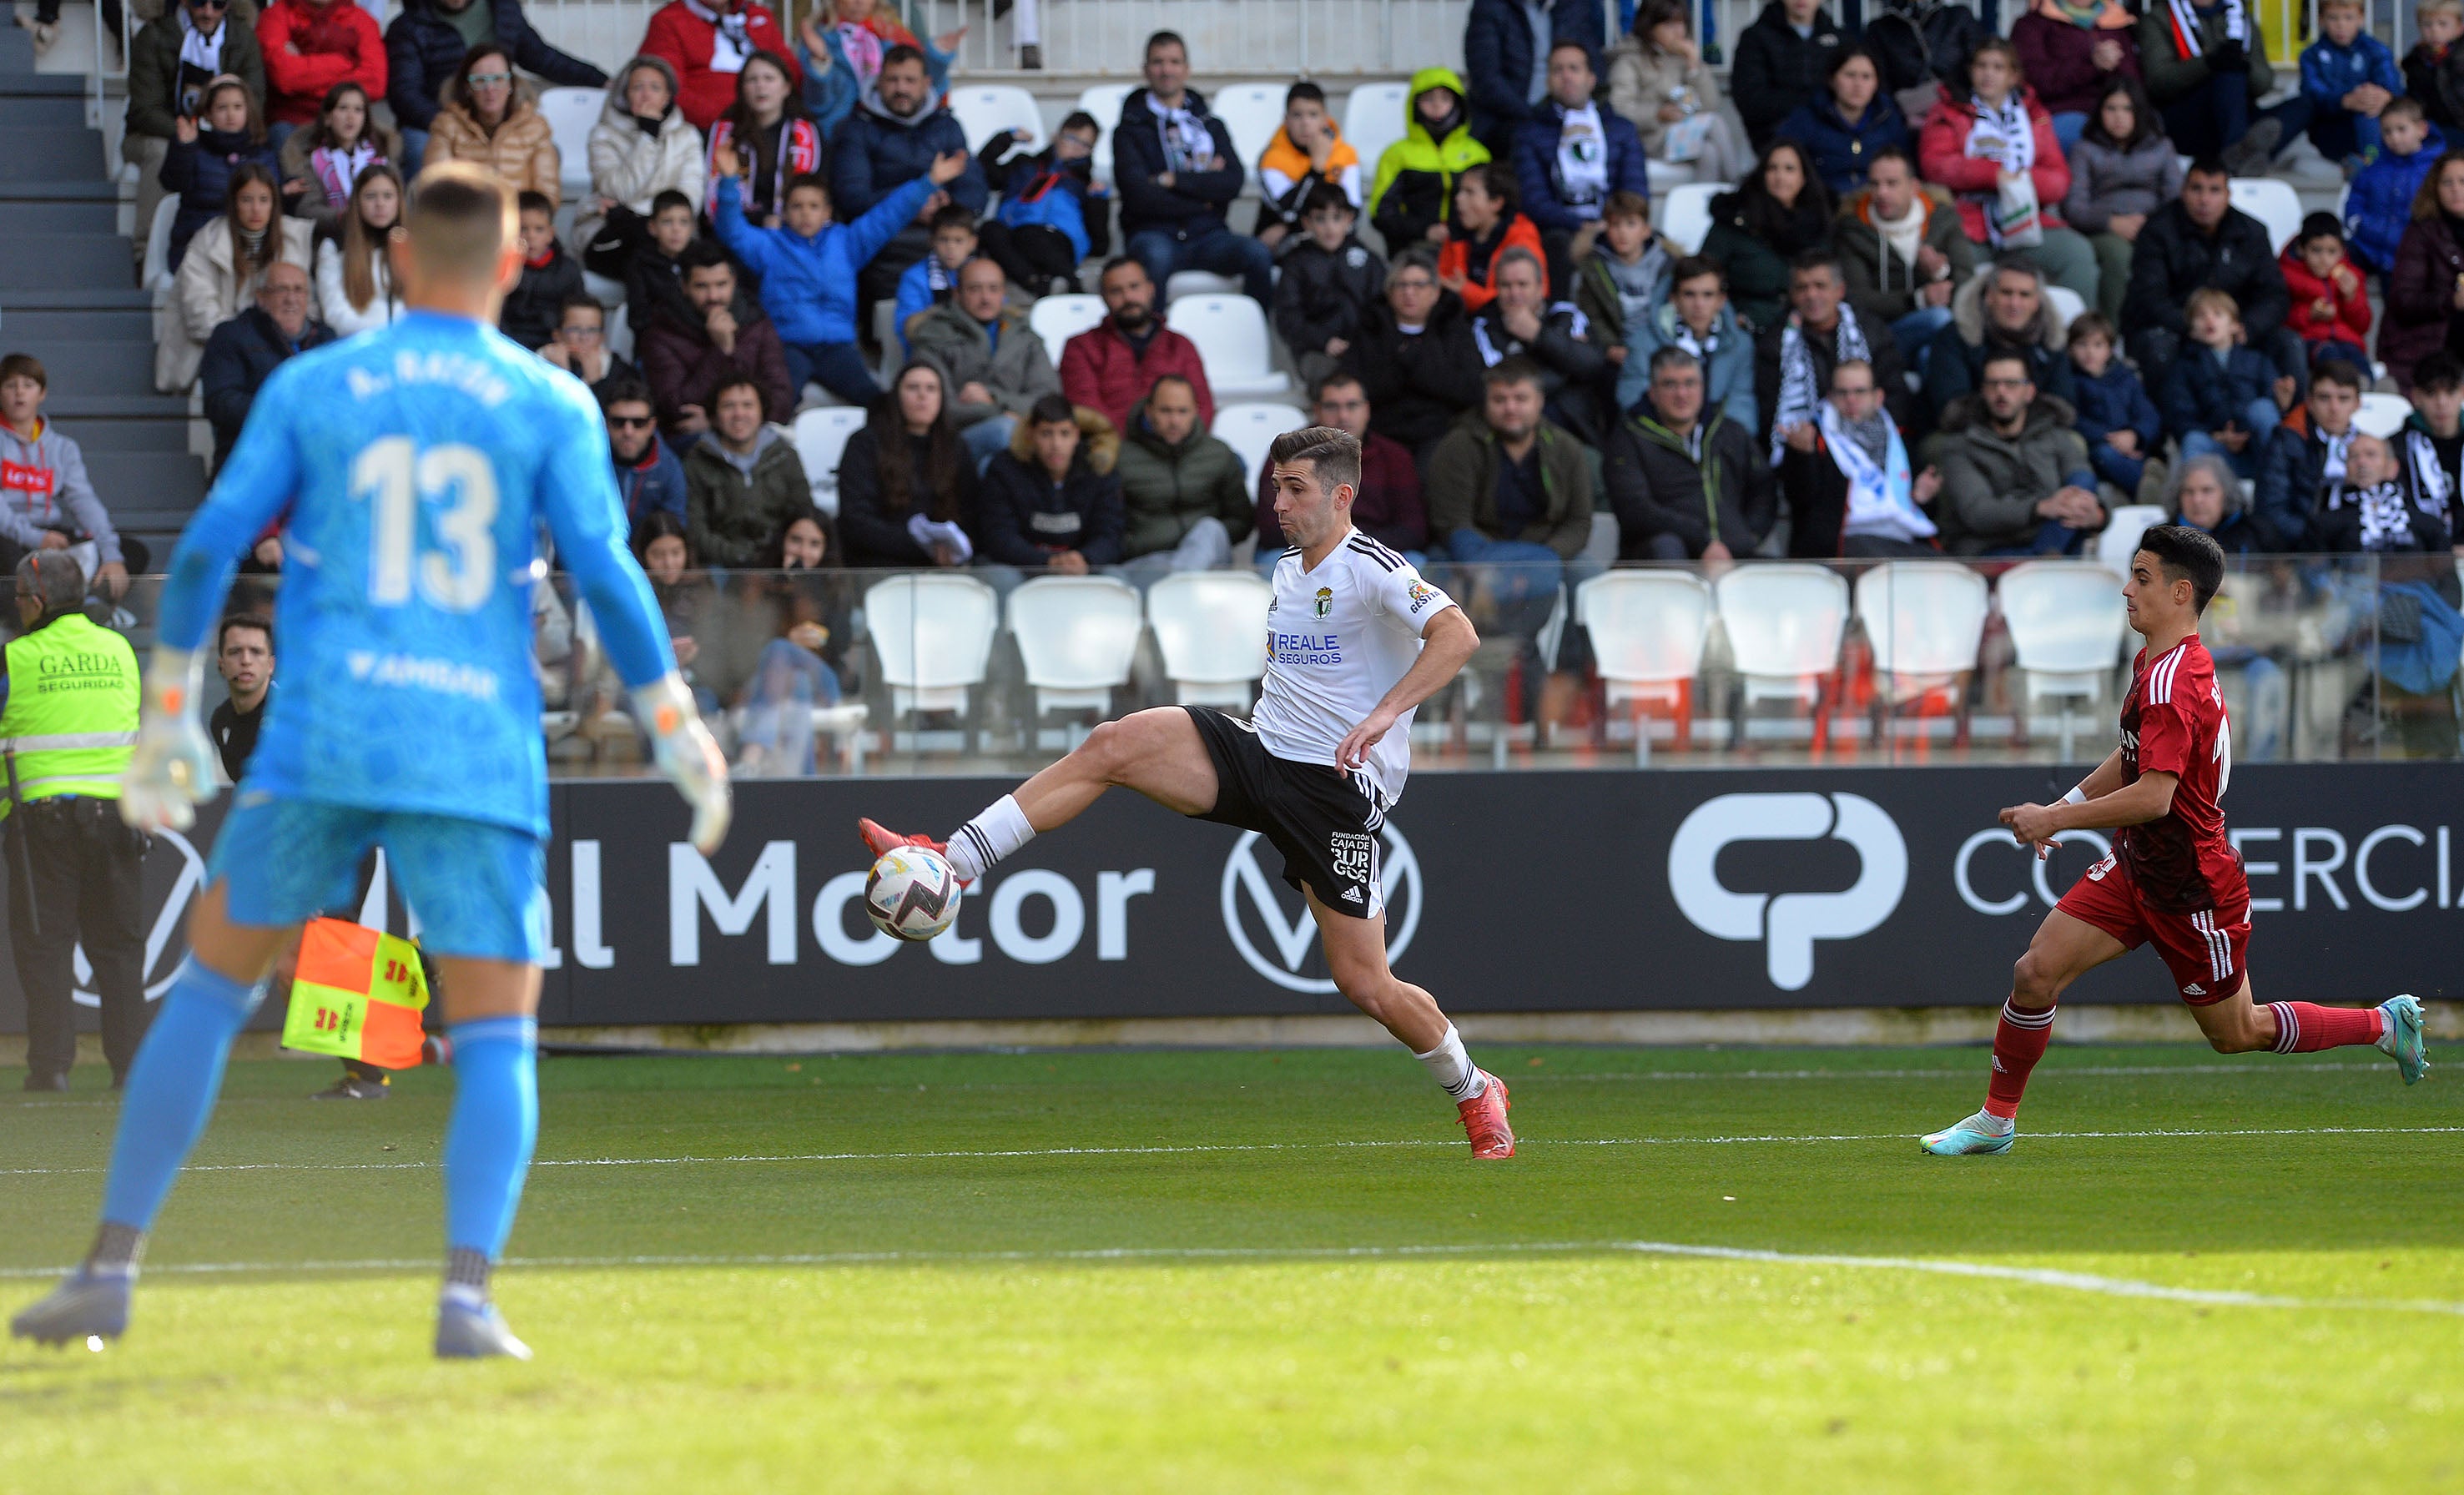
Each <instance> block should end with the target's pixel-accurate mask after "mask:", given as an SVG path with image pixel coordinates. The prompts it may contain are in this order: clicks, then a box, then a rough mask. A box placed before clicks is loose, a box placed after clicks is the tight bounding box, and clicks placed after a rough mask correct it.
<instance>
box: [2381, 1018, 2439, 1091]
mask: <svg viewBox="0 0 2464 1495" xmlns="http://www.w3.org/2000/svg"><path fill="white" fill-rule="evenodd" d="M2379 1016H2380V1017H2382V1018H2385V1019H2386V1020H2387V1031H2386V1032H2384V1033H2381V1034H2380V1035H2379V1049H2380V1051H2381V1052H2382V1053H2385V1054H2387V1055H2388V1056H2390V1057H2392V1058H2393V1059H2394V1060H2395V1067H2396V1072H2397V1073H2398V1074H2401V1075H2403V1076H2404V1083H2405V1084H2407V1085H2418V1084H2420V1083H2421V1077H2422V1076H2423V1075H2425V1074H2428V1073H2429V1072H2430V1053H2429V1050H2428V1049H2427V1048H2426V1047H2425V1046H2424V1045H2423V1044H2422V1041H2421V1003H2420V1002H2418V1001H2415V1000H2413V999H2412V998H2411V997H2410V996H2404V997H2390V998H2388V999H2387V1000H2385V1001H2383V1002H2380V1003H2379Z"/></svg>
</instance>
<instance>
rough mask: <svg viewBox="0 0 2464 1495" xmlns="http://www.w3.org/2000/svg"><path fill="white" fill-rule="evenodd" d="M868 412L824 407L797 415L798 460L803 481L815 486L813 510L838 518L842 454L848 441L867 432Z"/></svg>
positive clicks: (845, 406)
mask: <svg viewBox="0 0 2464 1495" xmlns="http://www.w3.org/2000/svg"><path fill="white" fill-rule="evenodd" d="M864 419H865V412H864V411H863V410H862V409H861V408H859V407H855V406H852V405H833V406H824V407H819V408H816V409H810V410H800V411H798V412H797V413H796V435H795V442H796V460H798V461H800V462H802V463H803V464H804V481H805V482H807V483H809V484H811V485H812V490H813V507H814V508H816V509H819V510H821V511H822V512H823V513H824V514H826V515H830V516H833V517H835V516H836V515H837V514H838V512H839V453H840V452H842V451H846V450H847V438H848V437H850V436H853V435H854V434H855V433H856V432H857V431H859V430H861V429H864Z"/></svg>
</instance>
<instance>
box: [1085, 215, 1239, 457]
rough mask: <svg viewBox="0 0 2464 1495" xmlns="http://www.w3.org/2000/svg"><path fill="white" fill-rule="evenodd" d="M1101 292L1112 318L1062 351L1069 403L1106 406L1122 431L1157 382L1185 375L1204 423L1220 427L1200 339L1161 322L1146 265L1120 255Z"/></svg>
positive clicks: (1108, 417) (1110, 265) (1108, 270)
mask: <svg viewBox="0 0 2464 1495" xmlns="http://www.w3.org/2000/svg"><path fill="white" fill-rule="evenodd" d="M1098 289H1100V290H1101V291H1102V292H1103V293H1104V305H1105V307H1106V309H1107V310H1109V311H1110V312H1111V316H1109V317H1106V318H1105V319H1103V320H1102V321H1100V322H1098V323H1096V324H1095V325H1094V326H1092V327H1089V328H1088V329H1087V330H1086V331H1085V332H1082V333H1080V334H1078V336H1076V337H1074V338H1072V339H1070V340H1069V341H1068V342H1067V343H1066V344H1064V345H1063V346H1062V349H1061V392H1062V393H1063V394H1066V395H1067V396H1068V397H1069V403H1070V404H1071V405H1083V406H1085V407H1088V408H1089V409H1092V410H1101V411H1103V412H1104V418H1105V419H1106V420H1108V421H1111V423H1112V426H1113V429H1116V430H1126V429H1129V424H1130V411H1131V410H1133V409H1134V408H1136V407H1137V403H1138V402H1139V401H1141V400H1143V399H1145V398H1146V397H1147V391H1149V390H1151V389H1153V388H1154V387H1155V381H1156V380H1158V379H1161V378H1162V377H1163V376H1164V375H1166V374H1178V375H1179V376H1180V377H1181V378H1183V379H1186V380H1188V381H1189V385H1190V387H1191V388H1193V389H1195V390H1197V391H1198V420H1199V425H1201V426H1205V427H1210V428H1211V427H1212V426H1214V424H1215V392H1214V391H1213V390H1211V389H1209V388H1208V387H1207V386H1206V365H1205V363H1203V362H1201V361H1200V360H1199V356H1198V344H1196V343H1194V342H1192V341H1189V340H1188V339H1187V338H1184V337H1182V336H1181V335H1180V334H1179V333H1177V332H1175V331H1173V330H1172V329H1171V328H1169V327H1166V326H1165V325H1164V324H1163V323H1162V322H1161V321H1159V320H1157V319H1156V318H1155V282H1154V281H1153V280H1150V279H1148V278H1147V271H1146V267H1145V266H1144V265H1141V264H1139V263H1138V262H1137V261H1136V260H1134V259H1132V258H1130V257H1129V256H1128V255H1126V254H1123V255H1120V256H1119V257H1117V258H1115V259H1113V260H1111V261H1110V262H1109V263H1107V264H1106V265H1105V266H1104V275H1103V279H1102V281H1101V282H1100V284H1099V286H1098Z"/></svg>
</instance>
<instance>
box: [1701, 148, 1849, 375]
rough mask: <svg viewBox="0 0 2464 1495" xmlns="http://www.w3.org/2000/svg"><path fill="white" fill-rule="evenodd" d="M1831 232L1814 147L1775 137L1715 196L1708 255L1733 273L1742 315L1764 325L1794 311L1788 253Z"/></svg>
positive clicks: (1734, 298) (1735, 302)
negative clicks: (1732, 186)
mask: <svg viewBox="0 0 2464 1495" xmlns="http://www.w3.org/2000/svg"><path fill="white" fill-rule="evenodd" d="M1830 238H1831V189H1830V188H1828V187H1824V186H1823V185H1822V179H1821V178H1820V177H1819V176H1817V175H1815V170H1814V158H1813V156H1812V154H1811V153H1809V152H1808V151H1807V149H1806V148H1805V147H1804V146H1803V145H1800V144H1798V143H1796V142H1794V141H1793V140H1775V141H1773V142H1771V149H1769V150H1767V151H1765V152H1764V153H1763V159H1762V165H1758V166H1756V167H1755V168H1754V170H1753V174H1752V175H1750V176H1749V177H1747V178H1746V180H1745V182H1744V183H1743V184H1742V185H1740V186H1739V187H1738V188H1737V189H1736V190H1735V191H1733V192H1724V193H1722V194H1721V195H1720V196H1718V197H1715V198H1713V199H1712V200H1711V231H1710V232H1709V233H1708V234H1707V235H1705V237H1704V240H1703V256H1702V257H1703V258H1705V259H1707V260H1709V261H1710V262H1711V263H1713V264H1715V265H1717V266H1719V267H1720V268H1721V269H1722V270H1723V271H1725V272H1727V276H1728V302H1729V304H1730V305H1732V306H1734V307H1735V308H1736V309H1737V319H1738V320H1739V321H1741V322H1743V323H1745V324H1746V327H1747V329H1748V330H1749V331H1760V330H1761V329H1763V328H1765V327H1775V326H1777V325H1779V323H1780V322H1781V320H1782V319H1785V318H1786V317H1787V316H1788V265H1789V261H1790V260H1793V259H1794V258H1795V257H1796V256H1797V255H1799V254H1802V253H1805V252H1806V251H1807V250H1810V249H1815V248H1819V247H1820V246H1822V245H1824V244H1826V243H1828V242H1830Z"/></svg>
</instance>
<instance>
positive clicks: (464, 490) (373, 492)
mask: <svg viewBox="0 0 2464 1495" xmlns="http://www.w3.org/2000/svg"><path fill="white" fill-rule="evenodd" d="M351 496H352V497H353V498H355V499H360V500H364V501H366V502H368V503H371V504H373V505H374V506H375V516H374V523H373V525H372V526H371V532H370V537H369V544H368V601H370V602H371V603H374V604H375V605H378V606H380V607H399V606H401V605H404V604H406V603H407V602H409V601H410V593H411V587H412V585H413V584H414V583H416V584H417V586H418V588H419V592H420V595H421V596H422V597H425V598H426V599H427V600H428V601H429V604H431V605H434V606H437V607H440V608H443V609H444V610H445V611H447V612H476V611H477V610H478V609H479V608H480V607H481V606H483V605H486V603H487V601H488V598H489V595H490V594H491V593H493V592H494V591H495V586H496V537H495V528H494V526H495V520H496V471H495V468H494V467H493V466H491V465H490V463H489V461H488V457H487V454H486V453H485V452H483V451H480V450H479V449H478V448H476V447H472V446H465V445H463V444H462V443H460V442H448V443H447V444H445V445H443V446H438V447H429V448H428V449H427V450H426V451H421V450H420V449H419V448H418V447H417V446H415V445H414V444H413V443H412V441H411V439H410V438H409V437H408V436H386V437H384V438H382V439H380V440H377V441H373V442H370V443H369V444H368V445H367V446H366V447H365V448H364V449H363V450H362V451H361V452H360V454H359V455H358V456H357V457H356V458H354V459H353V460H352V462H351ZM423 505H426V506H429V507H430V508H431V509H432V510H433V511H434V513H435V516H436V517H435V528H436V538H437V539H438V541H439V542H440V545H439V548H438V549H435V550H430V551H428V552H426V553H424V554H422V553H419V551H418V546H419V511H420V508H421V507H422V506H423Z"/></svg>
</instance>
